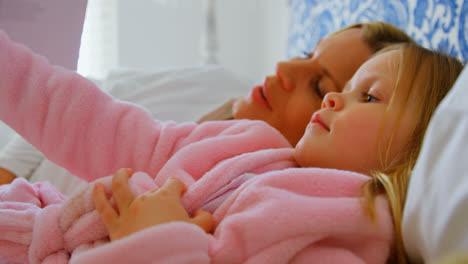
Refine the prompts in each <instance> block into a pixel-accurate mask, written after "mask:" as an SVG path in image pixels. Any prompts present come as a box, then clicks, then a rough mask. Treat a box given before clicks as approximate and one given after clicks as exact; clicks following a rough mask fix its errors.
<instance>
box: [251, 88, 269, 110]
mask: <svg viewBox="0 0 468 264" xmlns="http://www.w3.org/2000/svg"><path fill="white" fill-rule="evenodd" d="M250 97H251V98H252V100H253V101H254V102H256V103H258V104H260V105H263V106H265V107H267V108H268V109H271V105H270V103H269V102H268V97H267V96H266V94H265V89H264V86H261V85H259V86H256V87H254V88H253V89H252V90H251V91H250Z"/></svg>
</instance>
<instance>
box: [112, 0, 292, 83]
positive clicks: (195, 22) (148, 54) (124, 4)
mask: <svg viewBox="0 0 468 264" xmlns="http://www.w3.org/2000/svg"><path fill="white" fill-rule="evenodd" d="M118 3H119V4H118V8H117V13H118V16H117V17H118V24H119V29H118V33H117V34H118V37H117V38H118V45H119V47H118V62H119V63H118V65H119V66H120V67H130V68H141V69H166V68H168V67H169V68H170V67H184V66H192V65H199V64H200V61H201V58H200V44H201V43H200V42H201V39H200V38H201V33H202V26H203V17H202V10H201V9H202V6H201V1H200V0H197V1H195V0H171V1H162V0H132V1H128V0H119V2H118ZM161 3H167V4H166V5H162V4H161ZM216 11H217V22H218V27H217V30H218V36H219V39H218V41H219V52H218V60H219V64H221V65H223V66H225V67H226V68H228V69H230V70H232V71H234V72H237V73H240V74H244V75H246V76H247V77H250V78H251V79H254V80H259V81H262V80H263V77H264V76H265V74H267V73H268V74H271V73H272V72H273V71H274V66H275V63H276V62H277V61H278V60H281V59H284V58H285V57H286V43H287V27H288V8H287V0H236V1H232V0H218V1H217V2H216Z"/></svg>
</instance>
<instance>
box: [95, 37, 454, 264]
mask: <svg viewBox="0 0 468 264" xmlns="http://www.w3.org/2000/svg"><path fill="white" fill-rule="evenodd" d="M439 67H440V69H439ZM441 68H444V69H445V70H443V72H441V70H442V69H441ZM461 69H462V64H461V63H460V62H459V61H457V60H456V59H454V58H450V57H447V56H444V55H442V54H439V53H435V52H432V51H429V50H426V49H423V48H421V47H419V46H415V45H408V44H401V45H393V46H390V47H388V48H386V49H384V50H383V51H382V52H379V53H378V54H377V55H376V56H375V57H374V58H372V59H371V60H369V61H368V62H366V63H365V64H364V65H363V66H361V67H360V69H359V70H358V71H357V72H356V74H355V75H354V77H353V78H352V79H351V80H350V81H349V82H348V84H347V85H346V87H345V89H344V91H343V93H329V94H327V95H326V96H325V98H324V101H323V105H322V109H321V110H319V111H317V112H315V113H314V115H313V116H312V118H311V122H310V124H309V126H308V127H307V130H306V132H305V134H304V136H303V137H302V139H301V140H300V141H299V143H298V145H297V146H296V148H295V150H294V158H295V161H296V162H297V163H298V165H299V166H300V167H303V168H306V167H317V168H335V169H340V170H346V171H354V172H359V173H362V174H365V175H369V176H371V178H369V179H368V180H366V181H365V182H363V186H365V189H364V195H365V198H366V206H365V207H366V208H367V210H368V212H369V213H370V216H371V218H373V219H374V220H376V219H375V217H377V216H376V208H378V209H382V208H381V207H375V201H376V198H377V197H378V196H379V195H380V194H385V195H386V196H387V199H388V201H389V202H390V204H389V205H390V210H391V213H392V218H393V225H394V228H395V232H394V235H395V238H394V239H395V240H394V241H393V242H392V244H393V247H392V249H393V253H392V255H391V257H392V258H393V260H394V261H398V263H406V261H407V260H406V255H405V251H404V247H403V241H402V234H401V218H402V211H403V205H404V201H405V197H406V190H407V186H408V183H409V177H410V174H411V170H412V168H413V166H414V164H415V162H416V158H417V156H418V153H419V150H420V147H421V143H422V139H423V135H424V133H425V130H426V128H427V125H428V123H429V120H430V117H431V115H432V113H433V111H434V110H435V108H436V106H437V104H438V103H439V102H440V101H441V99H442V98H443V97H444V96H445V95H446V93H447V92H448V91H449V89H450V88H451V86H452V84H453V83H454V81H455V80H456V78H457V76H458V74H459V73H460V72H461ZM297 172H298V171H296V173H297ZM131 173H132V171H131V170H120V171H119V172H117V173H116V174H115V175H114V179H113V182H114V185H113V186H112V192H113V196H114V198H115V199H116V201H117V206H118V210H120V215H119V213H118V212H116V211H115V209H114V208H113V207H112V206H111V204H110V203H109V201H108V199H107V198H106V196H105V194H104V188H103V187H102V186H101V185H98V186H96V188H95V192H94V201H95V204H96V208H97V210H98V212H99V213H100V215H101V217H102V219H103V221H104V224H105V225H106V228H107V230H108V231H109V234H110V237H111V239H120V238H122V237H125V236H128V235H129V234H132V233H134V232H137V231H139V230H142V229H144V228H148V227H151V226H155V225H157V224H162V223H167V222H171V221H185V222H189V223H194V224H197V225H199V226H200V227H202V228H203V229H204V230H211V228H212V222H211V218H210V217H209V215H206V214H196V217H194V218H190V217H189V215H188V214H187V213H186V212H185V211H184V207H183V205H182V204H181V202H180V196H181V195H182V193H183V192H184V188H185V187H184V185H183V183H182V182H181V181H178V180H176V179H172V180H171V181H170V182H168V183H167V185H165V186H163V187H162V190H164V192H157V191H153V192H150V193H147V194H144V195H141V196H138V197H137V198H136V199H135V198H134V196H133V194H132V193H131V191H130V190H129V188H128V186H127V184H126V181H127V177H128V176H129V175H131ZM298 174H299V173H298ZM318 174H319V173H317V172H312V173H311V175H309V176H315V177H317V176H319V175H318ZM330 174H331V175H329V176H330V177H333V176H336V175H333V173H331V172H330ZM345 175H346V173H343V175H341V177H343V178H345ZM346 176H349V175H346ZM257 177H258V176H257ZM265 177H267V176H265ZM270 177H272V178H273V177H274V176H273V175H271V174H270ZM262 179H263V178H261V177H258V181H262ZM289 180H291V181H294V180H295V179H294V178H291V179H289ZM332 181H340V179H332ZM343 181H345V180H344V179H343ZM302 183H304V182H302ZM249 184H251V185H255V183H254V182H249ZM322 184H323V183H322ZM337 185H339V184H337ZM308 187H309V186H308ZM247 188H248V187H245V188H244V186H243V187H242V188H241V190H238V191H237V192H235V193H234V195H232V196H231V197H230V198H229V200H228V201H227V202H225V203H224V204H223V205H222V206H221V209H219V210H218V211H216V210H215V218H217V219H216V225H217V226H218V229H217V230H216V233H215V236H216V237H217V238H219V237H221V236H222V235H220V233H222V232H223V231H225V230H223V228H225V226H224V225H223V221H228V220H226V219H229V217H234V215H235V214H236V213H239V212H238V209H237V208H235V206H232V204H234V203H235V202H239V201H238V200H239V199H240V196H241V195H246V193H249V192H248V191H246V189H247ZM337 188H340V187H337ZM311 189H312V188H311ZM324 189H326V188H324ZM354 191H356V194H357V193H358V192H359V189H358V188H356V189H354ZM324 192H327V191H324ZM329 192H330V193H328V194H329V195H333V194H336V190H333V191H331V190H329ZM315 193H316V191H315ZM322 195H323V194H322ZM296 202H297V201H296ZM220 203H221V202H218V204H220ZM294 204H295V203H294V202H292V203H291V204H290V205H289V206H293V205H294ZM324 204H327V202H325V201H324ZM251 205H252V204H249V206H251ZM297 205H299V203H298V204H297ZM328 205H329V204H328ZM223 206H224V207H230V208H229V210H233V208H235V209H237V210H235V209H234V212H231V213H227V212H226V210H228V209H226V208H224V207H223ZM311 206H312V205H311ZM262 209H264V208H262ZM297 209H299V208H297ZM329 210H332V209H329ZM317 212H320V210H315V213H317ZM263 213H265V212H263ZM322 213H323V212H322ZM270 216H271V215H270ZM379 217H381V218H382V212H380V215H379ZM383 218H384V217H383ZM264 220H265V219H264ZM380 220H381V219H380ZM376 221H377V220H376ZM311 222H313V220H311ZM377 223H379V224H381V223H382V222H381V221H377ZM312 226H313V225H311V226H310V227H312ZM355 227H357V226H355ZM292 228H294V227H292ZM261 230H264V229H263V228H262V229H261ZM385 230H386V229H385V228H382V230H381V231H385ZM356 231H357V229H356ZM325 240H326V239H325ZM388 242H390V241H388ZM316 244H320V243H318V242H316ZM331 244H333V243H331ZM213 247H215V246H213ZM327 254H336V252H332V251H329V252H328V251H327ZM312 256H314V255H313V254H312ZM315 257H317V256H316V255H315V256H314V258H310V259H316V258H315ZM307 259H309V258H307ZM310 259H309V260H310ZM338 259H339V258H338ZM351 259H352V258H351ZM335 260H336V259H335ZM341 260H343V261H344V262H346V263H350V259H346V257H345V258H344V259H341ZM344 262H343V263H344ZM337 263H338V262H337Z"/></svg>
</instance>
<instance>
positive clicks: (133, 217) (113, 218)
mask: <svg viewBox="0 0 468 264" xmlns="http://www.w3.org/2000/svg"><path fill="white" fill-rule="evenodd" d="M132 173H133V172H132V170H130V169H120V170H119V171H117V172H116V173H115V174H114V177H113V178H112V194H113V197H114V200H115V203H116V205H117V208H118V212H117V211H116V210H115V209H114V208H113V207H112V205H111V204H110V201H109V199H108V198H107V196H106V193H105V191H104V185H103V184H102V183H97V184H96V185H95V187H94V192H93V198H94V204H95V206H96V210H97V211H98V213H99V215H100V216H101V219H102V221H103V222H104V225H105V226H106V229H107V231H108V232H109V236H110V238H111V240H117V239H120V238H123V237H125V236H128V235H130V234H132V233H135V232H138V231H140V230H142V229H145V228H148V227H151V226H155V225H158V224H163V223H168V222H173V221H183V222H188V223H193V224H196V225H198V226H200V227H201V228H202V229H204V230H205V231H206V232H211V231H212V229H213V227H214V221H213V218H212V216H211V214H210V213H208V212H205V211H202V210H198V211H197V212H195V214H194V216H193V218H191V217H190V216H189V215H188V213H187V211H186V210H185V208H184V207H183V206H182V203H181V196H182V194H183V193H184V192H185V191H186V189H187V187H186V186H185V185H184V183H183V182H182V181H180V180H179V179H177V178H175V177H171V178H169V179H168V180H167V181H166V183H165V184H164V186H162V187H161V188H160V189H158V190H152V191H148V192H146V193H144V194H142V195H140V196H138V197H136V198H135V197H134V196H133V193H132V192H131V190H130V188H129V186H128V178H129V176H131V174H132Z"/></svg>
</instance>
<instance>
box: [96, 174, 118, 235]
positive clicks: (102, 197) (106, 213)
mask: <svg viewBox="0 0 468 264" xmlns="http://www.w3.org/2000/svg"><path fill="white" fill-rule="evenodd" d="M93 200H94V206H95V207H96V210H97V211H98V213H99V215H100V216H101V219H102V222H103V223H104V225H105V226H106V228H107V231H108V232H109V233H110V232H111V231H112V230H115V228H116V227H117V224H118V217H119V216H118V215H117V212H115V210H114V208H113V207H112V205H111V204H110V202H109V199H107V196H106V192H105V190H104V185H103V184H102V183H96V185H94V189H93Z"/></svg>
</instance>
